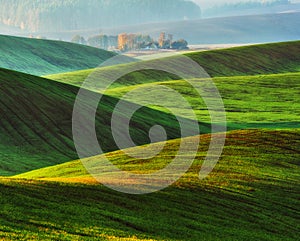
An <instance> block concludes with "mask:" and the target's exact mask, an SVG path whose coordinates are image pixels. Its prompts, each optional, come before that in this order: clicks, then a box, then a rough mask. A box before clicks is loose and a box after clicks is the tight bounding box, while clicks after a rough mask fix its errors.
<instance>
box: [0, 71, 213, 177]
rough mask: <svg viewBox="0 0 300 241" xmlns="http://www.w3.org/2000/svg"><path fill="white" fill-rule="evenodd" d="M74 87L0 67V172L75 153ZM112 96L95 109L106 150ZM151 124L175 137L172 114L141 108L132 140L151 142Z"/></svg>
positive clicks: (113, 146)
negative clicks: (73, 126)
mask: <svg viewBox="0 0 300 241" xmlns="http://www.w3.org/2000/svg"><path fill="white" fill-rule="evenodd" d="M77 92H78V88H77V87H74V86H71V85H66V84H62V83H59V82H54V81H52V80H47V79H43V78H40V77H36V76H32V75H27V74H23V73H19V72H14V71H11V70H6V69H0V96H1V101H0V110H1V112H0V113H1V118H0V135H1V139H0V160H1V161H0V175H13V174H16V173H22V172H25V171H28V170H34V169H36V168H41V167H45V166H49V165H54V164H56V163H62V162H66V161H69V160H73V159H76V158H78V157H77V154H76V152H75V149H74V144H73V138H72V111H73V105H74V100H75V98H76V95H77ZM86 93H89V92H86ZM90 94H91V96H92V97H93V98H95V97H97V96H98V94H97V93H94V92H90ZM89 101H90V99H87V100H86V103H85V105H86V106H85V111H90V109H91V107H90V106H89V103H90V102H89ZM117 101H118V100H117V99H115V98H113V97H108V96H103V98H102V100H101V104H100V105H99V108H98V110H97V113H96V122H95V123H96V132H97V137H98V140H99V142H100V145H101V147H102V149H103V151H105V152H107V151H112V150H117V149H118V148H117V146H116V144H115V143H114V139H113V136H112V133H111V129H110V127H109V126H110V121H109V120H110V119H111V116H112V111H113V109H114V107H115V105H116V103H117ZM127 104H128V106H135V105H134V104H131V103H127ZM82 115H83V114H82ZM117 117H118V118H125V117H126V114H122V113H117ZM82 118H89V117H88V116H84V117H82ZM183 121H187V123H190V122H191V121H190V120H188V119H185V120H184V119H183ZM155 124H159V125H162V126H164V127H165V128H166V132H167V135H168V138H177V137H179V136H180V129H179V123H178V121H177V120H176V118H175V117H174V116H173V115H170V114H167V113H164V112H159V111H155V110H153V109H149V108H146V107H142V108H140V109H139V110H138V111H136V113H135V114H134V115H133V117H132V118H131V122H130V133H131V136H132V139H133V140H134V142H135V143H136V144H146V143H150V139H149V135H148V131H149V129H150V128H151V127H152V126H153V125H155ZM202 128H203V129H202V131H204V132H209V129H210V127H209V125H202ZM87 131H88V133H90V132H89V131H93V130H88V129H87Z"/></svg>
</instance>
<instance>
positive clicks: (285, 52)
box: [47, 41, 300, 87]
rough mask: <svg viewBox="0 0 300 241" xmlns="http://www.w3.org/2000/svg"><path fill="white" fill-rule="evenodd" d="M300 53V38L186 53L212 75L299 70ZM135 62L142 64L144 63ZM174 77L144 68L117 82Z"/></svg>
mask: <svg viewBox="0 0 300 241" xmlns="http://www.w3.org/2000/svg"><path fill="white" fill-rule="evenodd" d="M299 53H300V41H295V42H284V43H271V44H262V45H251V46H245V47H235V48H229V49H221V50H212V51H204V52H203V51H202V52H196V53H189V54H186V56H187V57H190V58H191V59H192V60H194V61H196V62H197V63H199V64H200V65H201V66H202V67H203V68H204V70H206V72H207V73H208V74H209V75H210V76H211V77H224V76H240V75H242V76H246V75H259V74H277V73H288V72H299V71H300V55H299ZM170 58H176V56H175V57H169V58H165V59H160V60H151V61H170ZM135 64H136V65H141V63H135ZM120 68H126V65H125V66H112V67H106V68H104V69H103V71H109V72H113V71H117V70H118V69H120ZM178 68H184V66H178ZM92 72H93V70H92V69H91V70H83V71H76V72H72V73H63V74H58V75H50V76H47V78H50V79H53V80H58V81H61V82H66V83H69V84H73V85H81V84H82V82H83V81H84V80H85V79H86V78H87V77H88V76H89V75H90V74H91V73H92ZM172 79H173V80H176V79H178V76H174V75H171V74H168V73H165V72H160V71H154V70H141V71H138V72H133V73H131V74H128V75H126V76H124V77H122V78H120V80H119V81H118V82H117V84H115V85H114V86H115V87H120V85H122V86H124V85H125V86H127V85H133V84H145V83H149V82H157V81H166V80H172ZM97 81H99V80H97Z"/></svg>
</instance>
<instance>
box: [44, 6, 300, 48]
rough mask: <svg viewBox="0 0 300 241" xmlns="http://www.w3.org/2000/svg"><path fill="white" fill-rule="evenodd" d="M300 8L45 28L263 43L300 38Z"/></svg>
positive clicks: (60, 34)
mask: <svg viewBox="0 0 300 241" xmlns="http://www.w3.org/2000/svg"><path fill="white" fill-rule="evenodd" d="M299 26H300V12H296V13H278V14H263V15H247V16H235V17H222V18H210V19H198V20H185V21H173V22H162V23H151V24H139V25H131V26H123V27H118V28H101V29H100V28H96V29H90V30H79V31H63V32H52V33H50V32H47V33H46V32H45V33H40V34H41V35H47V36H48V37H50V38H62V39H65V40H70V39H71V38H72V36H74V35H75V34H80V35H82V36H84V37H88V36H91V35H94V34H98V33H99V32H101V33H105V34H112V35H116V34H118V33H122V32H128V33H142V34H150V35H151V36H153V37H155V38H156V37H158V36H159V33H160V32H162V31H164V32H167V33H171V34H173V35H174V38H176V39H178V38H184V39H186V40H187V41H188V43H189V44H224V43H262V42H276V41H289V40H298V39H300V29H299Z"/></svg>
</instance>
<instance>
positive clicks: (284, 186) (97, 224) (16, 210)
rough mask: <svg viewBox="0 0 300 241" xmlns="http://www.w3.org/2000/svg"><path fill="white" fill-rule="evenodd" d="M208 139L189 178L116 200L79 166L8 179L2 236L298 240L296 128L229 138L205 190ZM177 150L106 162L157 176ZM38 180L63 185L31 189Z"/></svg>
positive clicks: (299, 143) (2, 193) (0, 191)
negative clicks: (201, 177) (203, 173)
mask: <svg viewBox="0 0 300 241" xmlns="http://www.w3.org/2000/svg"><path fill="white" fill-rule="evenodd" d="M197 138H199V137H189V140H190V141H195V140H196V139H197ZM209 140H210V137H209V136H208V135H204V136H202V137H201V145H200V147H199V152H198V154H197V158H196V160H195V161H194V164H193V165H192V167H191V169H190V170H189V172H188V173H187V174H185V175H184V176H183V177H182V178H181V179H180V180H179V181H178V182H177V183H175V184H174V185H173V186H171V187H169V188H167V189H165V190H162V191H160V192H156V193H153V194H148V195H141V196H136V195H127V194H122V193H117V192H114V191H111V190H109V189H107V188H105V187H103V186H101V185H96V184H95V183H93V182H92V179H91V180H90V184H84V183H82V181H83V182H84V178H85V177H88V175H87V173H86V171H85V170H84V169H83V168H82V165H81V163H80V162H78V161H75V162H70V163H66V164H63V165H59V166H55V167H49V168H46V169H41V170H37V171H34V172H31V173H27V174H23V175H19V176H17V177H15V178H10V179H2V180H1V181H0V185H1V188H0V200H1V201H0V202H1V209H0V210H1V211H0V212H1V213H0V214H1V215H0V216H1V218H0V230H1V236H2V237H5V238H6V239H7V240H11V239H20V238H25V237H26V238H27V239H59V240H92V239H103V240H105V239H110V238H111V239H113V240H120V239H119V237H131V238H132V237H133V236H134V237H135V238H132V239H133V240H134V239H150V238H152V239H155V240H297V238H298V236H299V225H298V220H299V217H300V210H299V204H300V203H299V199H298V197H299V196H298V193H299V192H300V189H299V178H300V170H299V160H300V153H299V151H298V150H299V147H300V131H299V129H298V130H296V129H295V130H281V131H280V130H276V131H275V130H274V131H270V130H244V131H233V132H230V133H228V135H227V141H226V146H225V148H224V152H223V154H222V156H221V159H220V161H219V162H218V164H217V166H216V167H215V169H214V171H213V172H212V173H211V174H210V175H209V177H208V178H207V179H205V180H203V181H199V179H198V172H199V169H200V167H201V164H202V162H203V158H204V157H205V155H206V150H207V145H208V143H209ZM179 141H180V140H172V141H169V142H168V143H167V145H166V147H165V148H164V150H163V151H162V152H161V153H160V155H159V156H157V157H155V158H154V159H152V160H145V161H144V162H140V163H136V162H135V161H133V160H132V159H131V158H129V157H127V156H125V155H124V154H123V153H122V152H121V151H118V152H113V153H110V154H109V155H107V156H109V158H110V159H111V161H112V162H115V163H116V164H118V165H119V166H120V167H122V168H123V169H125V170H127V171H138V172H141V171H142V172H147V171H149V170H150V171H152V170H156V169H158V168H161V167H162V166H164V165H165V164H166V162H168V160H169V159H170V156H172V155H175V154H176V151H175V149H176V148H177V147H178V144H179ZM155 145H159V144H155ZM95 158H97V157H95ZM98 158H99V157H98ZM100 158H101V157H100ZM39 177H48V178H50V180H51V177H55V178H54V179H53V180H56V181H59V180H60V181H63V182H51V181H49V180H48V181H46V180H35V179H36V178H39ZM57 177H58V178H57ZM17 178H34V180H30V179H17ZM72 178H75V180H74V179H73V180H72ZM74 181H75V183H74ZM113 236H115V238H113Z"/></svg>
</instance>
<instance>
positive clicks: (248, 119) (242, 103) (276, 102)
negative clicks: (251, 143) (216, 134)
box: [105, 72, 300, 128]
mask: <svg viewBox="0 0 300 241" xmlns="http://www.w3.org/2000/svg"><path fill="white" fill-rule="evenodd" d="M199 81H201V83H202V86H203V87H204V86H205V83H206V82H207V80H205V79H201V80H199ZM213 81H214V83H215V85H216V87H217V88H218V90H219V92H220V95H221V97H222V100H223V103H224V106H225V111H226V118H227V122H228V124H229V127H232V124H233V125H234V123H235V124H243V125H244V127H243V128H245V127H246V126H247V125H249V127H251V124H253V125H252V127H255V125H254V124H255V123H256V124H258V125H257V126H256V127H259V123H260V124H261V125H262V126H263V125H264V124H265V127H267V126H269V127H272V126H273V127H275V128H278V127H279V126H280V125H282V126H287V127H288V126H289V123H290V126H291V127H296V126H299V124H300V96H299V90H300V72H299V73H288V74H271V75H258V76H237V77H235V76H233V77H217V78H214V79H213ZM125 85H126V84H125ZM154 86H167V87H169V88H172V89H174V90H176V91H178V92H179V93H181V94H182V95H183V96H184V98H186V99H187V100H188V102H189V104H190V106H192V108H193V110H195V114H196V117H197V120H198V121H205V122H210V116H209V113H208V110H207V108H204V107H205V106H206V105H205V102H204V100H203V99H202V98H199V94H198V93H197V92H196V91H195V90H194V88H193V87H192V86H191V85H190V84H189V83H187V82H186V81H184V80H174V81H171V80H169V81H162V82H159V81H158V82H155V83H146V84H138V85H131V86H125V87H117V86H116V87H112V88H111V89H109V90H107V91H105V94H107V95H109V96H113V97H116V98H121V97H122V96H123V95H124V94H126V93H128V92H130V91H132V90H134V89H135V88H139V92H137V91H135V92H134V94H132V95H127V97H126V98H125V99H126V100H127V101H130V102H133V103H137V104H140V105H143V103H146V101H151V98H152V97H151V95H150V96H147V95H145V94H144V93H148V92H150V91H151V90H152V89H153V87H154ZM160 101H161V103H163V104H164V105H166V106H169V107H170V111H176V113H180V115H181V116H184V117H186V118H193V117H192V116H191V115H190V112H189V110H188V109H185V108H184V107H183V106H182V105H181V103H180V100H177V99H174V98H171V97H169V96H168V94H167V93H166V94H165V95H164V96H161V99H160ZM151 107H152V108H153V109H157V110H161V111H167V110H166V109H163V108H161V107H160V106H151ZM268 124H269V125H268ZM299 127H300V126H299Z"/></svg>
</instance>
